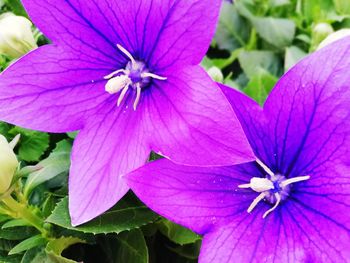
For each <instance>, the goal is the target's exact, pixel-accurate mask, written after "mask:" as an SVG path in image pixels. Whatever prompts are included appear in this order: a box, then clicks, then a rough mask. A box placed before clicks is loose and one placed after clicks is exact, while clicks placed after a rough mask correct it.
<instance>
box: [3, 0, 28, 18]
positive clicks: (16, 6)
mask: <svg viewBox="0 0 350 263" xmlns="http://www.w3.org/2000/svg"><path fill="white" fill-rule="evenodd" d="M6 4H8V6H9V7H11V11H12V12H13V13H15V14H16V15H19V16H25V17H27V16H28V15H27V13H26V11H25V10H24V8H23V6H22V4H21V1H20V0H6Z"/></svg>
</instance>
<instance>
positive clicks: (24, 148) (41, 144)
mask: <svg viewBox="0 0 350 263" xmlns="http://www.w3.org/2000/svg"><path fill="white" fill-rule="evenodd" d="M9 134H10V135H12V136H15V135H17V134H20V135H21V139H20V142H19V146H18V155H19V158H20V159H22V160H24V161H27V162H35V161H38V160H39V159H40V157H41V156H42V155H43V154H44V152H45V151H46V150H47V148H48V147H49V135H48V134H47V133H43V132H37V131H32V130H27V129H23V128H20V127H14V128H12V129H11V130H10V131H9Z"/></svg>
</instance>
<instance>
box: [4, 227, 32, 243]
mask: <svg viewBox="0 0 350 263" xmlns="http://www.w3.org/2000/svg"><path fill="white" fill-rule="evenodd" d="M36 233H37V231H36V230H35V229H33V228H31V227H16V228H8V229H2V230H1V231H0V238H1V239H6V240H22V239H26V238H28V237H30V236H33V235H34V234H36Z"/></svg>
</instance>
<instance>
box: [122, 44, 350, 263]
mask: <svg viewBox="0 0 350 263" xmlns="http://www.w3.org/2000/svg"><path fill="white" fill-rule="evenodd" d="M349 72H350V38H348V39H346V40H343V41H340V42H337V43H336V44H335V45H332V46H330V47H327V48H325V49H322V50H320V51H319V52H316V53H314V54H313V55H311V56H309V57H308V58H306V59H304V60H303V61H302V62H300V63H299V64H298V65H296V66H295V67H294V68H293V69H292V70H290V71H289V72H288V73H287V74H286V75H285V76H283V77H282V79H281V80H280V81H279V82H278V84H277V86H276V88H275V89H274V90H273V91H272V93H271V95H270V96H269V98H268V99H267V101H266V103H265V106H264V108H263V109H262V108H260V106H259V105H258V104H257V103H255V102H254V101H252V100H251V99H250V98H248V97H246V96H245V95H243V94H241V93H239V92H237V91H234V90H232V89H230V88H227V87H224V86H223V87H222V89H223V90H224V92H225V93H226V95H227V97H228V98H229V100H230V102H231V104H232V106H233V107H234V109H235V111H236V113H237V115H238V116H239V119H240V121H241V122H242V124H243V127H244V129H245V132H246V134H247V136H248V138H249V141H250V144H251V145H252V147H253V148H254V151H255V153H256V156H257V157H258V159H257V160H256V162H251V163H247V164H239V165H233V166H226V167H212V168H200V167H188V166H180V165H175V164H173V163H171V162H170V161H168V160H160V161H156V162H153V163H150V164H149V165H147V166H145V167H143V168H140V169H139V170H136V171H134V172H133V173H131V174H130V175H129V176H128V180H129V184H130V186H131V187H132V189H133V190H134V191H135V193H136V194H137V195H138V196H139V197H140V198H141V199H142V200H143V201H144V202H145V203H146V204H147V205H149V207H151V208H152V209H154V210H155V211H157V212H158V213H160V214H161V215H164V216H166V217H168V218H169V219H171V220H173V221H175V222H177V223H179V224H182V225H184V226H186V227H188V228H190V229H192V230H193V231H195V232H197V233H199V234H203V235H204V239H203V245H202V249H201V254H200V260H199V261H200V262H201V263H211V262H220V263H225V262H227V263H228V262H281V263H282V262H349V258H350V249H349V245H350V169H349V168H350V167H349V165H350V155H349V149H350V148H349V147H350V145H349V144H350V138H349V137H350V108H349V105H350V75H349Z"/></svg>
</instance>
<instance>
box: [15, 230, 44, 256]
mask: <svg viewBox="0 0 350 263" xmlns="http://www.w3.org/2000/svg"><path fill="white" fill-rule="evenodd" d="M46 243H47V241H46V239H45V238H43V237H42V236H41V235H36V236H33V237H30V238H28V239H26V240H24V241H22V242H21V243H19V244H18V245H16V246H15V247H14V248H12V249H11V250H10V252H9V255H14V254H18V253H22V252H24V251H26V250H29V249H32V248H34V247H39V246H43V245H45V244H46Z"/></svg>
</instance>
